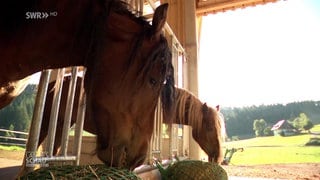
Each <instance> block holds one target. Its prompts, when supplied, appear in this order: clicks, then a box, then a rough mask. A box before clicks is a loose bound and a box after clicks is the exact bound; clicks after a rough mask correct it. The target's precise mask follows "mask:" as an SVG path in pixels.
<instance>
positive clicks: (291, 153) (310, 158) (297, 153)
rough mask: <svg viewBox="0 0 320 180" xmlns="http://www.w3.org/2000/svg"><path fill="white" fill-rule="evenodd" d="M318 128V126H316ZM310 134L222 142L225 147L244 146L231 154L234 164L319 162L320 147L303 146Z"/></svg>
mask: <svg viewBox="0 0 320 180" xmlns="http://www.w3.org/2000/svg"><path fill="white" fill-rule="evenodd" d="M316 128H318V126H317V127H316ZM311 137H312V135H309V134H304V135H297V136H289V137H281V136H270V137H258V138H252V139H247V140H240V141H233V142H226V143H224V145H223V146H224V150H225V149H226V148H229V149H230V148H244V151H243V152H241V151H237V152H236V153H234V154H233V156H232V158H231V161H230V163H231V164H234V165H256V164H274V163H320V147H319V146H305V144H306V143H307V142H308V141H309V140H310V138H311Z"/></svg>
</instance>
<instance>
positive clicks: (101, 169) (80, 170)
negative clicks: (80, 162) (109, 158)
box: [20, 164, 140, 180]
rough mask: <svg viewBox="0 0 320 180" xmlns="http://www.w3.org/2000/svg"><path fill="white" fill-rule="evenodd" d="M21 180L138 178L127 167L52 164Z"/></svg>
mask: <svg viewBox="0 0 320 180" xmlns="http://www.w3.org/2000/svg"><path fill="white" fill-rule="evenodd" d="M20 179H21V180H33V179H34V180H38V179H55V180H60V179H61V180H64V179H68V180H69V179H83V180H84V179H101V180H102V179H107V180H109V179H114V180H140V178H139V177H138V176H137V175H136V174H135V173H133V172H132V171H129V170H127V169H119V168H115V167H107V166H105V165H103V164H99V165H86V166H72V165H64V166H52V167H46V168H41V169H38V170H36V171H33V172H30V173H28V174H26V175H24V176H22V177H20Z"/></svg>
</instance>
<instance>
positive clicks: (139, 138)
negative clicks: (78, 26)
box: [85, 3, 174, 169]
mask: <svg viewBox="0 0 320 180" xmlns="http://www.w3.org/2000/svg"><path fill="white" fill-rule="evenodd" d="M124 5H125V4H122V3H121V4H119V3H115V4H110V7H109V12H108V15H107V16H108V17H107V22H108V23H107V24H106V25H105V26H104V30H103V31H105V32H106V33H105V36H104V38H103V39H102V40H101V41H102V42H103V44H104V45H103V46H101V47H102V48H101V49H100V53H99V58H97V59H99V60H98V61H96V62H95V63H94V64H92V65H91V66H90V65H89V66H88V71H87V72H88V73H87V75H86V77H85V79H86V80H85V89H86V92H87V97H88V107H87V108H88V113H89V116H88V117H89V118H93V119H92V120H91V121H92V122H95V124H96V127H97V148H96V153H97V156H98V157H99V159H101V160H102V161H103V162H104V163H105V164H106V165H109V166H117V167H125V168H131V169H132V168H134V167H137V166H138V165H140V164H142V163H143V162H144V160H145V158H146V155H147V148H148V144H149V141H150V138H151V135H152V132H153V123H154V120H153V119H154V112H155V108H156V105H157V101H158V98H159V96H160V94H161V95H162V96H163V98H161V99H162V102H163V105H164V107H165V109H166V110H168V111H169V110H170V109H171V105H170V104H172V99H173V98H172V97H173V96H172V93H173V90H174V82H173V70H172V69H173V67H172V64H171V52H170V50H169V47H168V44H167V41H166V39H165V38H164V36H163V35H162V33H161V32H162V28H163V26H164V24H165V21H166V12H167V8H168V5H167V4H165V5H161V6H159V7H158V8H157V9H156V10H155V13H154V17H153V21H152V25H150V24H149V23H148V22H147V21H145V20H144V19H142V18H137V17H136V16H134V15H132V14H131V13H128V11H127V10H126V9H127V8H125V7H123V6H124ZM123 10H125V11H123ZM93 74H94V75H93ZM106 77H109V78H106Z"/></svg>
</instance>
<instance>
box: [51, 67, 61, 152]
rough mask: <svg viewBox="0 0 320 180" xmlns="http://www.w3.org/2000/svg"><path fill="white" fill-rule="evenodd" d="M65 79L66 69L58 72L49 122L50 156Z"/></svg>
mask: <svg viewBox="0 0 320 180" xmlns="http://www.w3.org/2000/svg"><path fill="white" fill-rule="evenodd" d="M63 78H64V68H63V69H59V70H58V74H57V78H56V84H55V90H54V95H53V102H52V107H51V114H50V121H49V129H48V136H47V138H48V141H47V152H48V155H49V156H52V154H53V148H54V142H55V136H56V129H57V121H58V114H59V107H60V99H61V92H62V87H63Z"/></svg>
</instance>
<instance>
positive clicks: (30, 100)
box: [0, 85, 37, 140]
mask: <svg viewBox="0 0 320 180" xmlns="http://www.w3.org/2000/svg"><path fill="white" fill-rule="evenodd" d="M36 92H37V85H28V86H27V87H26V89H25V90H24V91H23V92H22V93H21V94H20V95H19V96H18V97H17V98H15V99H14V100H13V101H12V102H11V103H10V104H9V105H8V106H6V107H5V108H3V109H0V128H1V129H9V130H14V131H23V132H28V130H29V127H30V123H31V119H32V114H33V108H34V103H35V96H36ZM0 136H10V137H23V135H14V134H13V133H8V132H0ZM0 140H3V139H0Z"/></svg>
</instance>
